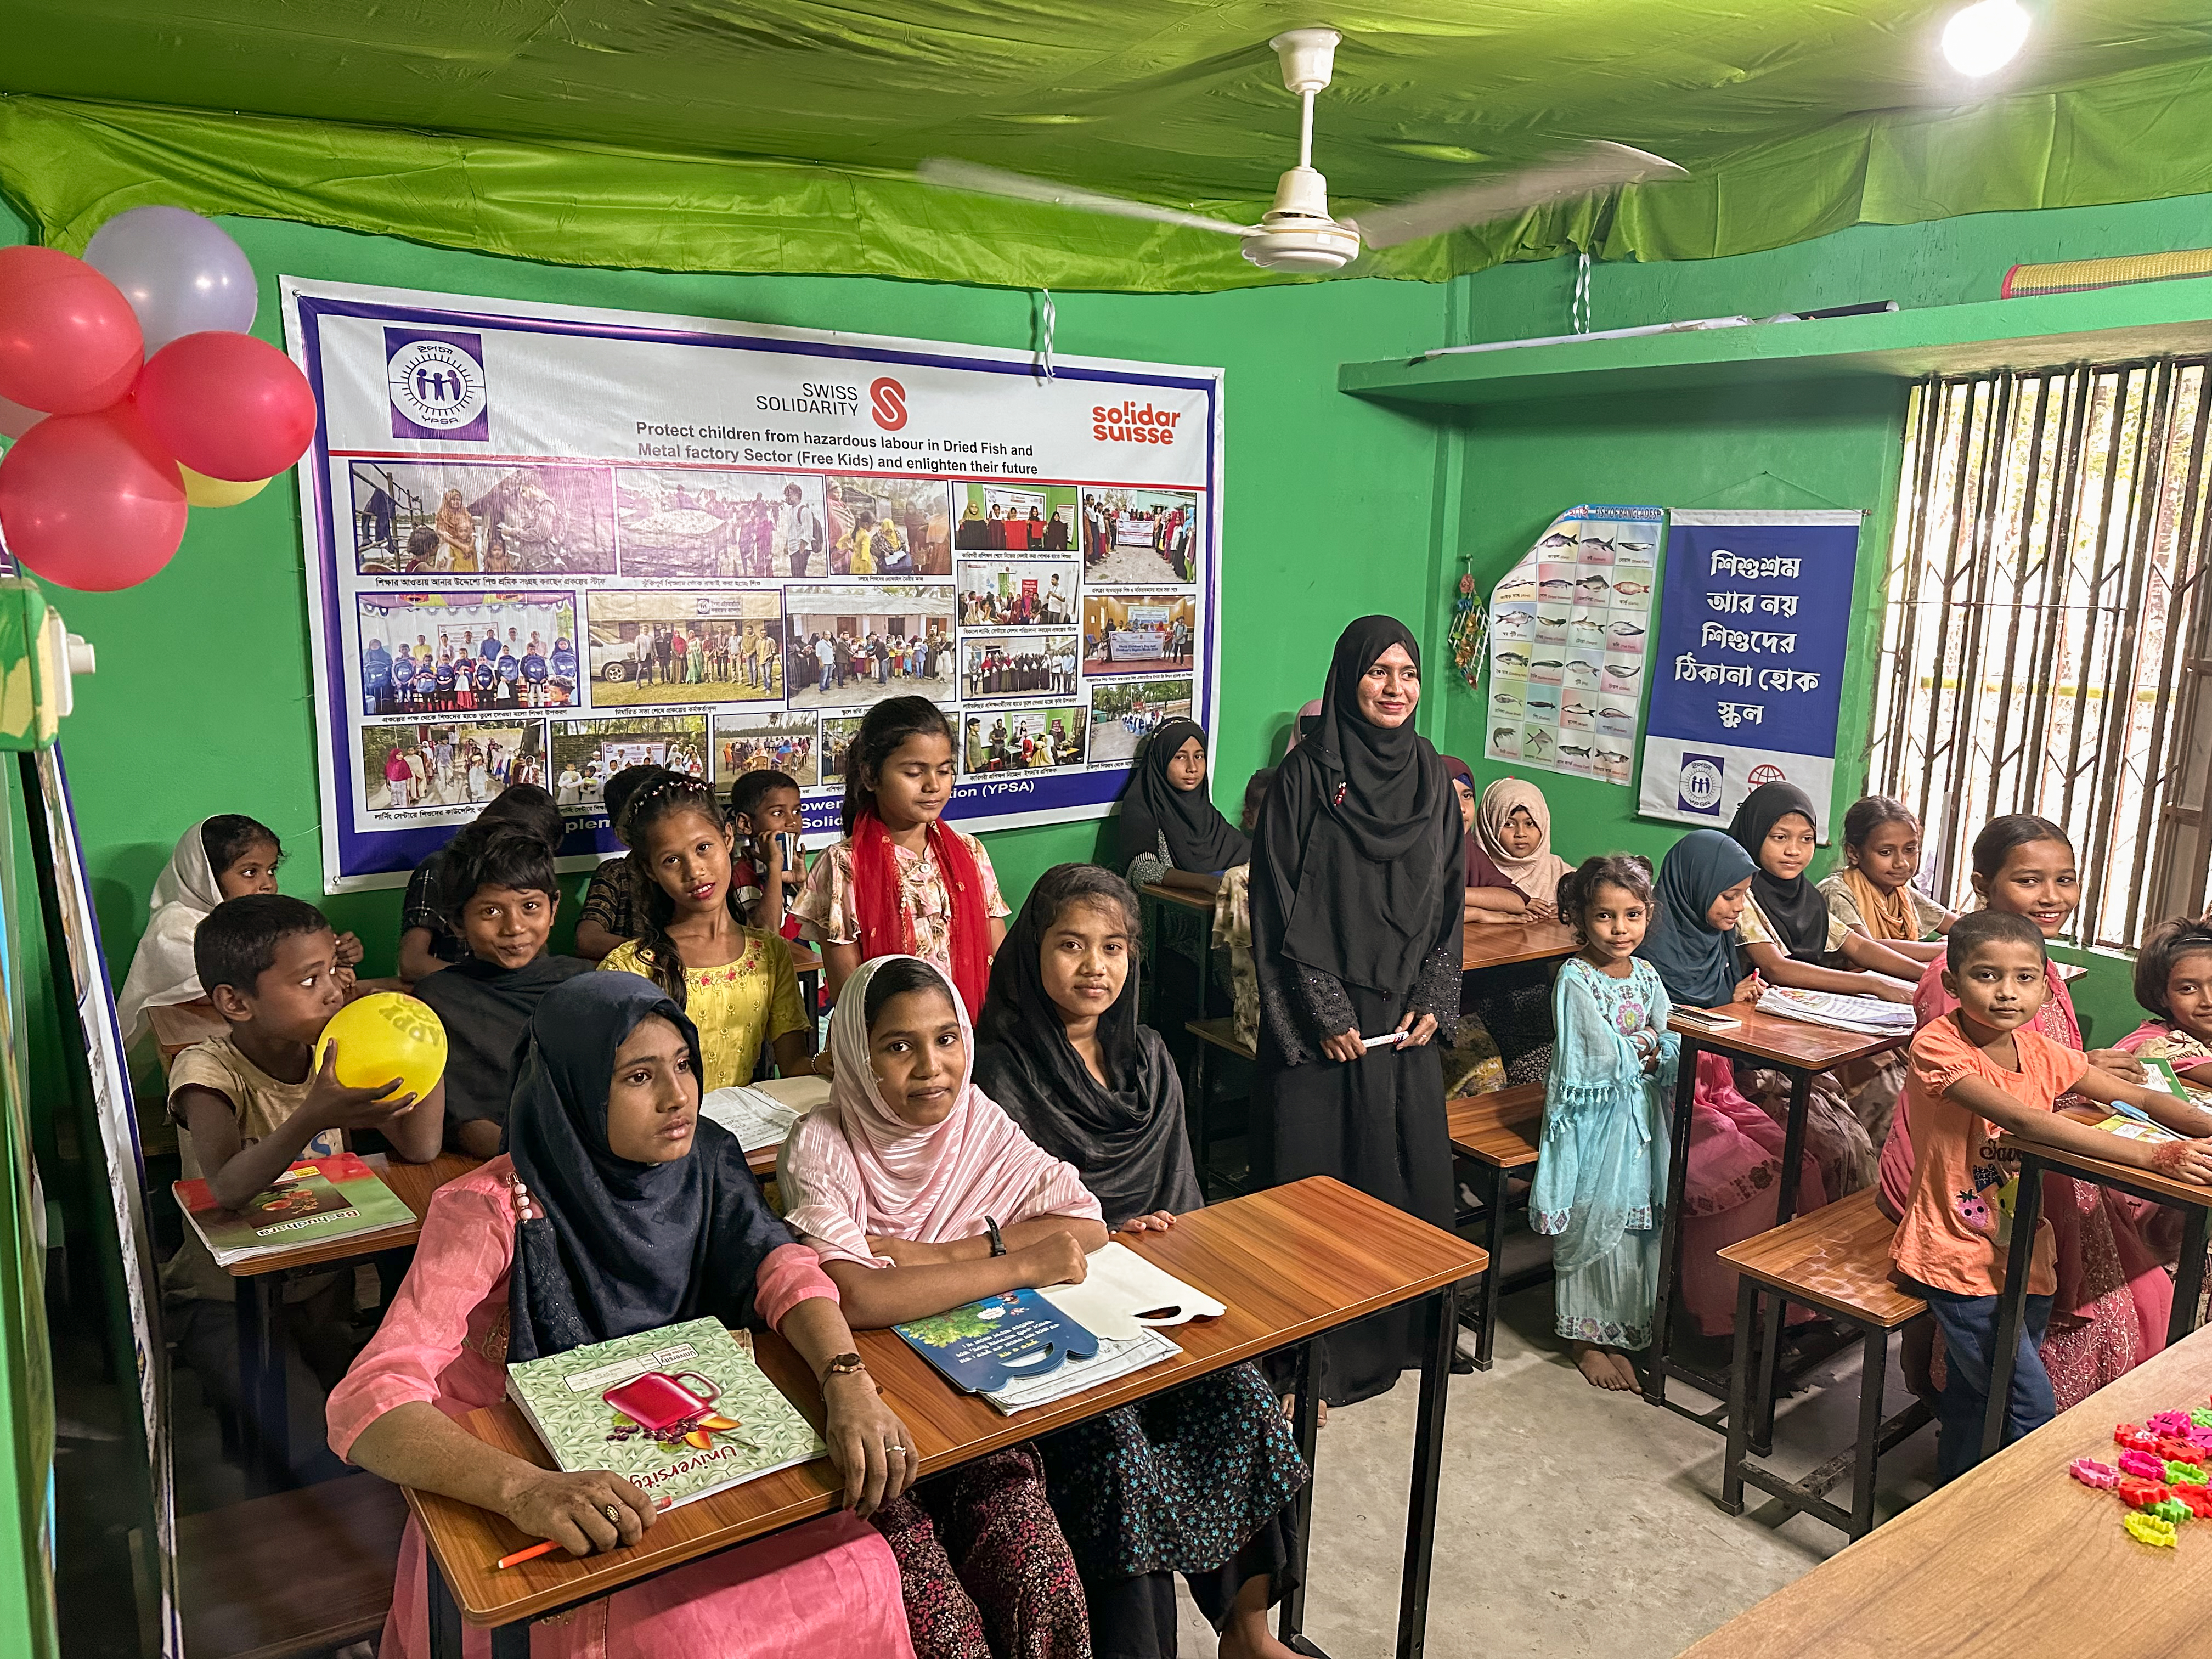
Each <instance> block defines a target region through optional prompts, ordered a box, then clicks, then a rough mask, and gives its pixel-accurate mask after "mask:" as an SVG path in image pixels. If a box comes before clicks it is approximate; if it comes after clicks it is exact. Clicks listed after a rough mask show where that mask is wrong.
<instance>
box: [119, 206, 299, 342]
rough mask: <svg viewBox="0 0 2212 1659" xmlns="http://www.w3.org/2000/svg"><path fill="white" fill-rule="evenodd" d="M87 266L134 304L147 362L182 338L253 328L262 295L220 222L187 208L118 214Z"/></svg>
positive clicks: (248, 265)
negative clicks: (187, 335) (211, 331)
mask: <svg viewBox="0 0 2212 1659" xmlns="http://www.w3.org/2000/svg"><path fill="white" fill-rule="evenodd" d="M84 262H85V264H88V265H90V266H91V267H92V268H93V269H94V270H97V271H98V272H100V275H101V276H105V277H106V278H107V280H108V281H109V282H111V283H114V284H115V286H116V287H118V288H119V289H122V290H123V297H124V298H125V299H126V300H128V301H131V310H133V311H135V312H137V313H138V327H139V329H140V331H142V332H143V334H144V335H145V337H146V355H147V356H149V357H150V356H153V355H154V354H155V352H157V351H159V350H160V349H161V348H162V347H163V346H165V345H167V344H168V343H169V342H170V341H172V340H174V339H177V338H179V337H181V336H183V335H186V334H198V333H201V332H203V331H206V330H209V329H225V330H228V331H231V332H234V333H238V334H244V333H247V332H249V331H251V330H252V327H253V313H254V310H255V307H257V305H258V302H259V297H260V296H259V294H258V290H257V289H256V287H255V284H254V280H253V266H252V262H251V261H249V260H248V259H247V258H246V251H245V250H244V249H243V248H241V247H240V246H239V245H238V244H237V243H236V242H234V241H233V240H231V239H230V236H229V234H228V232H226V231H225V230H224V229H223V228H222V226H221V225H218V224H217V223H216V222H215V221H214V220H212V219H207V218H203V217H202V216H200V215H198V214H197V213H192V212H190V211H188V210H185V209H184V208H179V207H135V208H131V209H129V210H126V211H125V212H122V213H118V214H117V215H116V216H114V217H113V218H112V219H110V220H109V221H108V222H106V224H104V225H102V226H101V227H100V228H99V229H98V230H97V231H95V232H94V233H93V238H92V240H91V241H90V242H88V243H87V244H86V245H85V250H84Z"/></svg>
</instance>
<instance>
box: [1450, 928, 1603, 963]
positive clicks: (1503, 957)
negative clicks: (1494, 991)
mask: <svg viewBox="0 0 2212 1659" xmlns="http://www.w3.org/2000/svg"><path fill="white" fill-rule="evenodd" d="M1581 949H1582V941H1581V940H1579V939H1577V938H1576V937H1575V930H1574V929H1573V928H1571V927H1568V926H1567V924H1566V923H1565V922H1564V921H1517V922H1516V921H1508V922H1498V921H1470V922H1468V923H1467V924H1466V925H1465V926H1464V927H1462V929H1461V932H1460V971H1461V972H1462V973H1463V974H1474V973H1480V972H1481V971H1482V969H1486V968H1504V967H1506V966H1508V965H1510V963H1516V962H1547V961H1549V960H1550V959H1551V958H1553V957H1571V956H1572V955H1574V953H1575V952H1576V951H1579V950H1581Z"/></svg>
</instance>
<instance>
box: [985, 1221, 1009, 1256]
mask: <svg viewBox="0 0 2212 1659" xmlns="http://www.w3.org/2000/svg"><path fill="white" fill-rule="evenodd" d="M983 1231H984V1233H985V1234H986V1236H987V1237H989V1239H990V1241H991V1254H992V1255H1006V1240H1005V1239H1004V1238H1003V1237H1000V1233H999V1224H998V1223H997V1222H995V1221H994V1220H993V1219H992V1218H990V1217H989V1216H985V1217H984V1218H983Z"/></svg>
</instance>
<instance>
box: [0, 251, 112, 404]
mask: <svg viewBox="0 0 2212 1659" xmlns="http://www.w3.org/2000/svg"><path fill="white" fill-rule="evenodd" d="M143 356H144V351H143V341H142V339H141V337H140V335H139V332H138V318H137V313H134V312H133V311H132V310H131V302H130V301H128V300H126V299H125V298H124V297H123V293H122V290H121V289H118V288H117V287H116V286H115V284H114V283H111V282H109V281H108V280H107V278H106V277H105V276H101V275H100V273H99V272H98V271H96V270H94V269H93V268H92V267H91V266H90V265H88V264H85V263H84V261H83V260H82V259H72V258H70V256H69V255H68V254H66V253H64V252H62V251H61V250H60V249H59V248H58V247H8V248H0V398H7V399H9V401H10V402H11V403H16V404H24V405H26V406H27V407H28V408H31V409H36V410H45V411H46V412H47V413H48V414H52V415H88V414H90V413H91V412H92V411H93V410H96V409H105V408H106V407H107V406H108V404H112V403H113V402H114V401H115V400H116V399H117V398H120V397H121V396H123V394H124V393H125V392H128V391H130V390H131V380H132V378H133V377H134V376H136V375H137V373H138V366H139V363H140V362H141V361H142V359H143Z"/></svg>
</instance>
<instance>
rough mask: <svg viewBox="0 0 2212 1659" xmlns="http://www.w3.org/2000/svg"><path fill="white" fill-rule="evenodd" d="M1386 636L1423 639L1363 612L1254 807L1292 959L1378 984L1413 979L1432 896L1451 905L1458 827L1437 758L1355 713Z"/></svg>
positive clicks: (1411, 644)
mask: <svg viewBox="0 0 2212 1659" xmlns="http://www.w3.org/2000/svg"><path fill="white" fill-rule="evenodd" d="M1394 645H1401V646H1403V647H1405V648H1406V653H1407V655H1408V656H1410V657H1411V658H1413V661H1414V664H1415V665H1417V666H1418V665H1419V662H1420V660H1421V647H1420V646H1419V644H1418V643H1417V642H1416V641H1414V638H1413V632H1412V630H1411V629H1407V626H1406V625H1405V624H1404V623H1401V622H1399V621H1398V620H1397V619H1396V618H1395V617H1361V618H1359V620H1358V621H1357V622H1355V623H1352V625H1351V626H1350V627H1349V628H1346V629H1345V630H1344V632H1343V634H1342V635H1340V637H1339V638H1338V640H1337V641H1336V652H1335V654H1334V656H1333V657H1332V658H1331V659H1330V661H1329V668H1328V689H1327V690H1326V691H1325V692H1324V693H1323V694H1322V702H1321V714H1319V715H1318V716H1317V717H1316V720H1315V725H1314V730H1313V732H1312V733H1311V735H1310V736H1309V737H1307V738H1305V739H1304V741H1303V742H1301V743H1300V744H1298V746H1297V748H1295V749H1293V750H1291V752H1290V753H1289V754H1288V755H1286V756H1285V757H1283V765H1282V769H1281V770H1280V772H1279V774H1278V775H1277V777H1276V781H1275V787H1273V789H1272V790H1270V791H1269V792H1268V795H1267V805H1266V807H1265V808H1264V809H1262V811H1261V821H1260V830H1259V840H1260V842H1261V849H1262V851H1261V853H1255V857H1254V860H1253V871H1252V878H1253V884H1254V885H1255V887H1257V886H1258V885H1259V884H1260V883H1261V880H1262V879H1264V880H1265V881H1266V882H1267V884H1268V886H1269V889H1270V893H1271V896H1272V901H1273V908H1274V909H1275V910H1276V911H1277V912H1278V913H1279V915H1281V917H1282V918H1283V931H1282V935H1281V946H1280V949H1281V952H1282V954H1283V955H1284V956H1285V957H1287V958H1288V959H1290V960H1291V961H1292V962H1297V963H1303V964H1304V965H1305V966H1306V967H1308V968H1310V969H1318V970H1319V971H1320V972H1322V973H1324V974H1327V975H1330V976H1331V977H1332V978H1334V979H1338V980H1340V981H1344V982H1345V983H1346V984H1351V985H1358V986H1364V987H1367V988H1368V989H1370V990H1374V991H1379V992H1383V993H1384V994H1389V995H1394V996H1395V995H1402V994H1405V993H1407V991H1409V990H1411V989H1412V988H1413V983H1414V981H1416V980H1417V979H1418V978H1419V975H1420V969H1421V963H1422V961H1423V959H1424V958H1425V957H1426V956H1427V955H1428V953H1429V951H1431V949H1432V948H1433V947H1434V946H1435V945H1436V943H1437V939H1439V937H1440V936H1441V934H1440V928H1441V927H1442V921H1441V917H1440V913H1439V908H1438V907H1439V905H1440V904H1441V903H1443V900H1442V899H1440V897H1439V894H1440V893H1443V892H1444V891H1445V890H1449V895H1450V896H1451V899H1450V910H1451V920H1452V921H1453V922H1454V923H1456V922H1457V921H1458V918H1459V915H1460V906H1461V904H1462V902H1464V901H1463V900H1462V899H1461V898H1460V897H1459V895H1460V893H1461V891H1462V889H1461V880H1462V874H1461V866H1462V858H1463V852H1462V849H1463V847H1464V845H1465V841H1466V836H1465V833H1464V832H1463V830H1462V829H1461V826H1460V817H1459V799H1458V797H1457V796H1455V795H1454V794H1453V793H1452V787H1451V784H1450V782H1449V780H1448V779H1446V777H1445V776H1444V768H1443V762H1442V761H1441V760H1440V759H1438V758H1437V751H1436V750H1435V749H1433V748H1432V747H1431V746H1430V744H1429V740H1428V739H1427V738H1424V737H1422V736H1421V735H1420V734H1419V732H1416V731H1414V730H1413V721H1412V720H1410V719H1409V720H1407V721H1406V722H1405V723H1404V724H1402V725H1401V726H1395V727H1389V728H1385V727H1383V726H1375V725H1371V724H1370V723H1369V722H1368V720H1366V719H1365V718H1364V716H1362V715H1361V714H1360V712H1359V683H1360V680H1361V679H1362V678H1364V676H1365V674H1366V672H1367V671H1368V670H1369V669H1370V667H1372V666H1373V665H1374V664H1375V662H1376V659H1377V658H1379V657H1381V656H1382V654H1383V653H1384V652H1385V651H1388V650H1389V648H1390V647H1392V646H1394Z"/></svg>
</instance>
